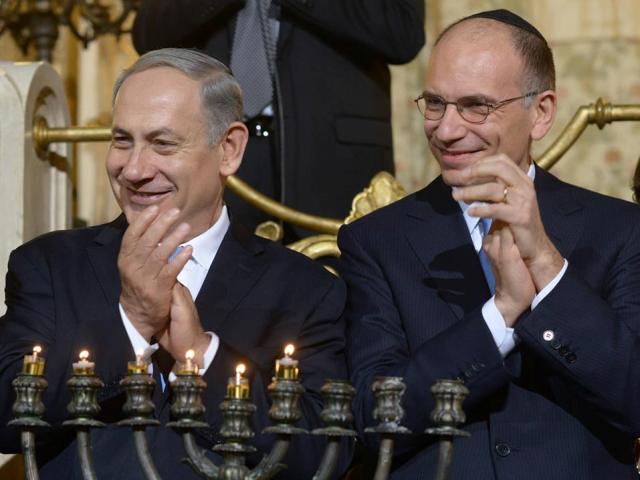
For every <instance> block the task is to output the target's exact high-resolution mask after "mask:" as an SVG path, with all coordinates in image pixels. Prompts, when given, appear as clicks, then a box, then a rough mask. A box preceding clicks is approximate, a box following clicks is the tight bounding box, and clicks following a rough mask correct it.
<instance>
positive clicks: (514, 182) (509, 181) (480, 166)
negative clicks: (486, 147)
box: [467, 155, 531, 187]
mask: <svg viewBox="0 0 640 480" xmlns="http://www.w3.org/2000/svg"><path fill="white" fill-rule="evenodd" d="M467 170H469V174H468V178H469V179H470V180H471V181H473V180H474V179H476V178H482V177H488V176H492V177H495V178H497V179H499V180H501V181H502V182H503V183H504V184H505V185H507V186H513V187H516V186H518V185H523V183H525V184H528V183H530V182H531V179H530V178H529V176H528V175H527V174H526V173H525V172H523V171H522V169H521V168H520V167H518V165H516V164H515V163H514V162H513V161H511V160H510V159H509V157H507V156H506V155H497V156H494V157H488V158H484V159H482V160H480V161H478V162H476V163H474V164H473V165H471V166H470V167H468V168H467Z"/></svg>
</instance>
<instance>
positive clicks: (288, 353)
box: [284, 343, 296, 357]
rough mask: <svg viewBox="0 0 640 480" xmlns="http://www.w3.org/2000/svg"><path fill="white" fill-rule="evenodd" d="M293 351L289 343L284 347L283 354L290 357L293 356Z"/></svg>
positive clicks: (293, 348)
mask: <svg viewBox="0 0 640 480" xmlns="http://www.w3.org/2000/svg"><path fill="white" fill-rule="evenodd" d="M295 351H296V349H295V347H294V346H293V344H291V343H290V344H289V345H287V346H286V347H284V354H285V355H286V356H287V357H290V356H291V355H293V352H295Z"/></svg>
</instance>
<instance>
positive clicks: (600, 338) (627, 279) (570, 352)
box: [515, 222, 640, 437]
mask: <svg viewBox="0 0 640 480" xmlns="http://www.w3.org/2000/svg"><path fill="white" fill-rule="evenodd" d="M628 231H629V232H630V233H629V234H627V238H626V239H624V241H622V239H621V242H620V244H621V245H622V246H621V248H620V250H619V251H618V252H617V253H616V255H615V256H613V257H612V260H611V263H610V265H609V266H608V268H607V271H606V275H605V278H604V282H603V283H602V284H601V285H599V286H597V287H596V286H594V285H593V284H590V283H589V282H588V281H587V279H586V278H585V275H583V274H581V272H579V271H578V270H577V268H575V267H574V266H573V265H572V261H571V259H569V268H568V270H567V272H566V273H565V275H564V276H563V278H562V280H561V281H560V282H559V283H558V285H556V287H555V288H554V290H553V291H552V292H551V293H550V294H549V295H548V296H547V297H546V298H545V299H544V300H543V301H542V302H540V304H539V305H538V306H537V307H536V308H535V309H534V310H533V311H532V312H531V313H529V314H528V315H527V316H525V317H524V318H521V319H520V320H519V321H518V323H517V324H516V329H515V332H516V334H517V335H518V336H519V337H520V339H521V340H522V342H523V343H524V344H525V345H526V346H527V347H528V348H530V349H532V351H533V352H535V354H536V356H537V357H538V358H540V360H541V361H542V362H545V364H546V365H547V366H548V367H550V368H551V369H552V370H553V371H555V372H557V373H558V374H559V375H560V376H561V377H562V378H564V379H565V380H566V384H567V385H569V386H570V388H571V389H572V391H573V392H574V395H573V397H574V399H575V401H579V402H581V403H582V405H583V408H586V409H587V410H588V411H589V412H591V414H592V415H593V414H595V415H598V416H599V417H600V418H601V419H602V420H604V421H605V422H607V423H609V424H610V425H611V426H613V427H614V428H616V429H618V430H621V431H624V432H627V433H629V434H630V435H633V436H634V437H637V436H639V435H640V412H639V411H638V408H637V406H638V402H640V375H638V371H637V368H638V364H639V362H640V225H638V223H637V222H636V223H635V224H633V225H632V227H631V228H630V229H629V230H628ZM620 234H621V232H618V233H617V235H620ZM593 254H594V255H597V254H598V253H596V252H595V250H594V253H593ZM594 261H595V259H594ZM567 299H571V300H570V301H567Z"/></svg>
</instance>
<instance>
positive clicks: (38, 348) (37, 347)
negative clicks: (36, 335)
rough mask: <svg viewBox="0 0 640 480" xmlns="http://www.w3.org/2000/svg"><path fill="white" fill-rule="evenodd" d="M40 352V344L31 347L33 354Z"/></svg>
mask: <svg viewBox="0 0 640 480" xmlns="http://www.w3.org/2000/svg"><path fill="white" fill-rule="evenodd" d="M40 352H42V347H41V346H40V345H36V346H35V347H33V353H34V354H38V353H40Z"/></svg>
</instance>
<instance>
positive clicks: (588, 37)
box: [0, 0, 640, 224]
mask: <svg viewBox="0 0 640 480" xmlns="http://www.w3.org/2000/svg"><path fill="white" fill-rule="evenodd" d="M425 2H426V7H427V20H426V29H427V37H428V42H427V45H426V47H425V48H424V49H423V51H422V52H421V53H420V55H419V56H418V58H416V59H415V60H414V61H413V62H412V63H410V64H408V65H404V66H399V67H393V68H392V72H393V82H394V83H393V109H394V111H393V125H394V147H395V151H396V165H397V176H398V178H399V180H400V181H401V183H402V184H403V185H404V186H405V187H406V188H407V189H408V190H409V191H413V190H416V189H417V188H420V187H421V186H423V185H425V184H426V183H428V182H429V181H430V180H431V179H432V178H434V177H435V176H436V175H437V173H438V172H437V165H436V163H435V161H434V160H433V158H432V157H431V155H430V153H429V152H428V149H427V146H426V142H425V139H424V134H423V132H422V121H421V118H420V116H419V114H418V112H417V110H416V109H415V105H414V103H413V101H412V99H413V98H415V97H416V96H417V95H418V93H419V92H421V91H422V85H423V78H424V71H425V65H426V61H427V58H428V54H429V50H430V47H431V44H432V42H433V40H434V38H435V36H436V35H437V34H438V32H440V31H441V30H442V29H443V28H444V27H445V26H446V25H448V24H449V23H451V22H452V21H454V20H456V19H458V18H460V17H463V16H465V15H468V14H470V13H473V12H477V11H480V10H485V9H492V8H509V9H511V10H513V11H514V12H516V13H518V14H520V15H523V16H524V17H525V18H527V19H528V20H530V21H531V23H533V24H534V25H536V26H537V27H538V28H539V30H540V31H541V32H542V33H543V34H544V35H545V36H546V37H547V38H548V40H549V42H550V44H551V46H552V48H553V50H554V53H555V59H556V67H557V71H558V82H557V86H558V98H559V112H558V116H557V119H556V124H555V127H554V128H553V130H552V131H551V132H550V134H549V135H548V136H547V138H546V139H545V140H544V141H543V142H541V143H540V145H537V146H536V148H535V150H534V154H535V153H536V152H538V153H540V152H542V151H543V150H544V149H545V148H546V147H547V146H548V145H549V144H550V143H551V141H552V140H553V139H554V138H556V136H557V135H558V134H559V132H560V130H561V129H562V127H563V126H564V125H565V124H566V123H567V122H568V121H569V120H570V118H571V117H572V115H573V114H574V112H575V111H576V109H577V108H578V107H579V106H580V105H583V104H588V103H592V102H594V101H595V100H596V99H597V98H598V97H605V98H606V99H607V100H609V101H611V102H613V103H636V104H640V30H639V29H638V28H637V25H640V2H639V1H637V0H535V1H534V2H532V1H530V0H502V1H498V0H425ZM135 57H136V55H135V52H134V50H133V48H132V46H131V43H130V40H129V38H128V37H123V38H122V39H121V40H120V41H116V40H115V39H114V38H112V37H107V38H105V39H104V40H101V41H99V42H98V43H97V44H94V45H92V46H91V47H90V48H89V49H88V50H83V49H82V48H81V46H79V45H78V44H77V42H75V41H73V39H70V38H69V35H66V34H63V35H62V37H61V40H60V42H59V44H58V47H57V48H56V52H55V54H54V58H55V65H54V66H55V67H56V68H57V69H58V71H59V72H61V74H62V76H63V78H64V80H65V84H66V85H67V87H68V91H69V92H70V95H69V97H70V100H71V101H72V109H73V110H74V113H75V119H76V120H75V121H76V122H78V123H80V124H88V123H100V122H101V121H104V119H105V116H106V118H108V112H109V110H110V93H111V86H112V84H113V81H114V79H115V77H116V76H117V74H118V72H119V71H120V70H121V69H122V68H124V67H126V66H127V65H128V64H130V63H131V62H132V61H133V60H134V59H135ZM0 58H3V59H15V60H23V59H25V58H24V57H23V56H22V55H21V54H20V52H19V51H18V49H17V48H16V47H15V45H13V42H12V40H11V39H10V38H8V37H7V36H6V35H5V36H3V37H2V38H0ZM27 58H29V57H27ZM105 59H109V61H104V60H105ZM105 151H106V146H105V145H97V144H94V145H88V144H85V145H82V146H80V147H79V148H78V158H79V160H78V161H77V172H76V177H77V185H78V187H77V190H78V191H77V199H78V202H77V205H78V208H77V214H78V215H79V216H80V217H81V218H83V219H85V220H87V221H88V222H89V223H91V224H93V223H99V222H103V221H106V220H109V219H111V218H113V217H114V216H115V215H116V213H117V211H118V209H117V207H116V205H115V204H114V202H113V200H112V198H111V192H110V191H109V187H108V182H107V181H106V177H105V175H104V167H103V159H104V155H105ZM639 156H640V122H630V123H615V124H612V125H608V126H606V127H605V128H604V130H602V131H600V130H598V128H597V127H595V126H590V127H588V128H587V130H586V131H585V133H584V134H583V136H582V137H581V138H580V140H579V141H578V142H577V143H576V144H575V145H574V146H573V147H572V149H571V150H570V151H569V153H567V154H566V155H565V157H564V158H563V159H562V160H561V162H560V163H558V164H557V165H556V166H555V167H554V168H553V172H554V173H555V174H556V175H558V176H559V177H561V178H563V179H565V180H566V181H569V182H571V183H575V184H578V185H581V186H584V187H587V188H590V189H593V190H597V191H599V192H603V193H606V194H609V195H615V196H618V197H621V198H627V199H629V198H630V189H629V185H630V178H631V175H632V173H633V169H634V167H635V164H636V162H637V160H638V157H639Z"/></svg>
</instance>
